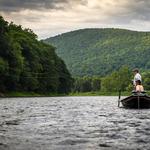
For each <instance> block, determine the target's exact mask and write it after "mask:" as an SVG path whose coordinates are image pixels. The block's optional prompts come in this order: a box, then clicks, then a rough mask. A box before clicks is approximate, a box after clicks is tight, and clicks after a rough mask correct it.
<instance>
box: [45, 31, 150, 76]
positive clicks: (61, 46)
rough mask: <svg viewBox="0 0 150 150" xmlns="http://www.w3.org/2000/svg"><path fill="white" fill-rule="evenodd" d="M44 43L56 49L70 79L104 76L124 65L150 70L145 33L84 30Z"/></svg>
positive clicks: (148, 35)
mask: <svg viewBox="0 0 150 150" xmlns="http://www.w3.org/2000/svg"><path fill="white" fill-rule="evenodd" d="M44 42H46V43H48V44H52V45H53V46H55V47H56V48H57V49H56V53H57V54H58V56H60V57H61V58H62V59H63V60H64V61H65V63H66V64H67V67H68V69H69V70H70V72H71V73H72V75H73V76H86V75H87V76H93V75H96V76H98V75H99V76H104V75H107V74H109V73H111V72H112V71H114V70H117V69H119V68H120V67H121V66H123V65H127V66H129V67H130V68H134V67H138V68H142V69H149V68H150V60H149V57H148V56H150V32H146V31H132V30H127V29H118V28H86V29H80V30H75V31H70V32H67V33H63V34H60V35H57V36H54V37H51V38H48V39H45V40H44ZM137 62H138V63H137Z"/></svg>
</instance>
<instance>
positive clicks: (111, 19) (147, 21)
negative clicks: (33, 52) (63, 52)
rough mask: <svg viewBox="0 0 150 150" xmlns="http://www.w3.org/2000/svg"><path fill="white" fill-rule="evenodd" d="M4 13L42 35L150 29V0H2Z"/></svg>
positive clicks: (40, 36) (3, 14)
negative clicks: (85, 31)
mask: <svg viewBox="0 0 150 150" xmlns="http://www.w3.org/2000/svg"><path fill="white" fill-rule="evenodd" d="M0 15H2V16H3V17H4V19H5V20H7V21H9V22H11V21H13V22H14V23H15V24H20V25H22V26H23V27H24V28H30V29H32V30H33V31H34V32H35V33H36V34H37V35H38V37H39V39H45V38H48V37H52V36H55V35H58V34H61V33H65V32H68V31H73V30H77V29H84V28H124V29H130V30H138V31H150V0H0Z"/></svg>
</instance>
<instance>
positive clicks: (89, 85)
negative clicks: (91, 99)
mask: <svg viewBox="0 0 150 150" xmlns="http://www.w3.org/2000/svg"><path fill="white" fill-rule="evenodd" d="M100 89H101V78H99V77H82V78H81V77H78V78H75V82H74V86H73V90H72V92H91V91H100Z"/></svg>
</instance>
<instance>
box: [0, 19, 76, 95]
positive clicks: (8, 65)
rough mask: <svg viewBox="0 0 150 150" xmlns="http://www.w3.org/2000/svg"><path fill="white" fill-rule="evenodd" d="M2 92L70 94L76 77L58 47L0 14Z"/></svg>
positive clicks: (0, 83)
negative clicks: (56, 50) (68, 67)
mask: <svg viewBox="0 0 150 150" xmlns="http://www.w3.org/2000/svg"><path fill="white" fill-rule="evenodd" d="M0 79H1V80H0V93H7V92H10V91H26V92H31V91H32V92H37V93H69V92H70V91H71V88H72V84H73V78H72V76H71V74H70V73H69V71H68V69H67V67H66V65H65V63H64V61H63V60H62V59H61V58H60V57H58V56H57V54H56V53H55V48H54V47H53V46H51V45H48V44H45V43H43V42H42V41H39V40H38V39H37V35H36V34H35V33H33V31H32V30H30V29H24V28H23V27H22V26H20V25H16V24H14V23H13V22H11V23H8V22H7V21H5V20H4V18H3V17H2V16H0Z"/></svg>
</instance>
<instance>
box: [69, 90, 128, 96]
mask: <svg viewBox="0 0 150 150" xmlns="http://www.w3.org/2000/svg"><path fill="white" fill-rule="evenodd" d="M118 95H119V93H118V92H84V93H83V92H82V93H70V94H69V96H118ZM121 95H122V96H128V95H130V92H126V91H125V92H122V93H121Z"/></svg>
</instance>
